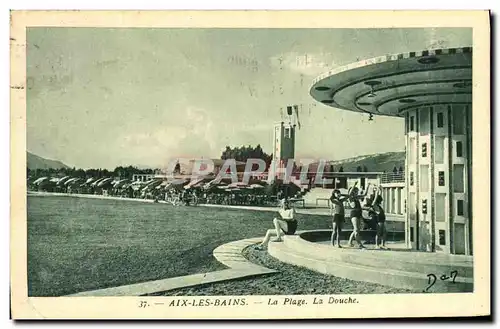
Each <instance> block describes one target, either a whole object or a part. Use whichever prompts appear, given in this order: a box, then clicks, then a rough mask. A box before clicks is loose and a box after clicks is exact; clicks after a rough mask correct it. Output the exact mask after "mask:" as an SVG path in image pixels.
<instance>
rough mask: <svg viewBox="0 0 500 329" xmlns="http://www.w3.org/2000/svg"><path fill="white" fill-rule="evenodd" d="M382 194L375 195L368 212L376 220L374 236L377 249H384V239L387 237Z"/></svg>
mask: <svg viewBox="0 0 500 329" xmlns="http://www.w3.org/2000/svg"><path fill="white" fill-rule="evenodd" d="M382 200H383V199H382V196H380V195H377V196H376V197H375V201H374V202H373V205H372V206H371V207H370V212H371V213H372V214H373V216H374V218H375V219H376V221H377V235H376V236H375V245H376V246H377V248H379V249H386V247H385V240H386V237H387V229H386V227H385V211H384V209H383V208H382V206H381V203H382Z"/></svg>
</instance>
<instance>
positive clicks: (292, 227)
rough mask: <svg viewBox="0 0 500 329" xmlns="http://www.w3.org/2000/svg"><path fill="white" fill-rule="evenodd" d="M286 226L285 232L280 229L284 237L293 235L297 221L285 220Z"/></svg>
mask: <svg viewBox="0 0 500 329" xmlns="http://www.w3.org/2000/svg"><path fill="white" fill-rule="evenodd" d="M286 226H287V231H285V230H283V229H281V230H282V231H283V233H285V234H286V235H294V234H295V231H297V221H296V220H295V219H294V220H287V221H286Z"/></svg>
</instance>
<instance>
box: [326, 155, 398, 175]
mask: <svg viewBox="0 0 500 329" xmlns="http://www.w3.org/2000/svg"><path fill="white" fill-rule="evenodd" d="M328 163H329V164H332V165H333V166H334V168H335V170H336V171H338V169H339V168H340V166H342V167H343V169H344V171H345V172H347V171H356V169H357V167H358V166H361V167H362V168H363V167H365V166H366V168H367V169H368V171H380V172H383V171H385V172H392V170H393V169H394V167H396V168H399V167H403V168H404V166H405V152H387V153H378V154H370V155H362V156H358V157H354V158H348V159H343V160H337V161H329V162H328Z"/></svg>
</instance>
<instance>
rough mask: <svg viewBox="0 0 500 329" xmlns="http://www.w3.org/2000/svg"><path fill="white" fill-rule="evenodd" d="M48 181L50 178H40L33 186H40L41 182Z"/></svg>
mask: <svg viewBox="0 0 500 329" xmlns="http://www.w3.org/2000/svg"><path fill="white" fill-rule="evenodd" d="M48 179H49V178H48V177H40V178H38V179H37V180H35V181H34V182H33V184H34V185H38V184H40V183H41V182H43V181H46V180H48Z"/></svg>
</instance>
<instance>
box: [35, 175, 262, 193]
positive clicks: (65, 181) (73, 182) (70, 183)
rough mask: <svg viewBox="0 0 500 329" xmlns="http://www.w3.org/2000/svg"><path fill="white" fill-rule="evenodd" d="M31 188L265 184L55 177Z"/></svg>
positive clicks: (223, 187) (223, 188)
mask: <svg viewBox="0 0 500 329" xmlns="http://www.w3.org/2000/svg"><path fill="white" fill-rule="evenodd" d="M31 184H32V185H33V186H35V187H38V188H43V187H44V186H54V187H58V188H66V189H67V188H71V189H76V188H94V189H95V188H99V189H121V190H125V189H129V188H131V189H133V190H134V191H138V190H140V191H141V192H148V191H152V190H154V189H166V190H168V189H170V188H176V189H185V190H187V189H191V188H203V189H204V190H210V189H218V190H220V191H234V192H236V191H240V190H256V189H261V188H264V184H265V183H260V184H257V183H254V184H245V183H243V182H236V183H229V182H224V181H217V180H211V181H209V182H206V181H205V180H204V179H193V180H188V179H184V180H177V181H175V182H173V181H170V182H169V181H168V180H163V179H160V178H156V179H152V180H150V181H147V182H142V181H131V180H130V179H116V178H111V177H104V178H94V177H91V178H88V179H84V178H77V177H71V176H64V177H62V178H57V177H53V178H50V177H41V178H38V179H36V180H35V181H33V182H32V183H31Z"/></svg>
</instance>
